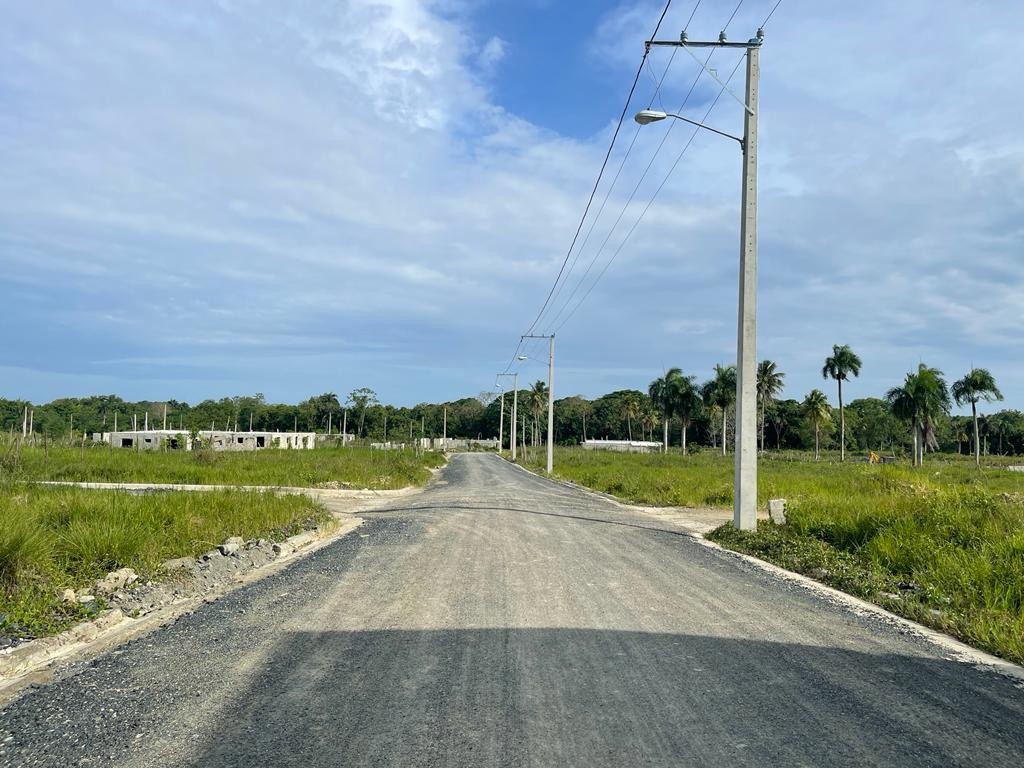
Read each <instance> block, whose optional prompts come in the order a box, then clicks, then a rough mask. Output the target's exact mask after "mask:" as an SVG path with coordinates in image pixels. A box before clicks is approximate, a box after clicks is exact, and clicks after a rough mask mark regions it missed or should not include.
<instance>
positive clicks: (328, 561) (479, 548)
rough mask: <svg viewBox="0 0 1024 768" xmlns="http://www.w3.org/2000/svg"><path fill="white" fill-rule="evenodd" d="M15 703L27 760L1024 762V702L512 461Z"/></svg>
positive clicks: (372, 521)
mask: <svg viewBox="0 0 1024 768" xmlns="http://www.w3.org/2000/svg"><path fill="white" fill-rule="evenodd" d="M363 516H364V517H366V518H368V521H367V523H366V524H365V525H364V526H362V527H361V528H360V529H358V530H357V531H356V532H355V533H354V534H351V535H349V536H348V537H346V538H344V539H340V540H338V541H337V542H335V543H334V544H332V545H330V546H327V547H325V548H323V549H321V550H319V551H317V552H316V553H314V554H312V555H310V556H309V557H308V558H306V559H304V560H301V561H298V562H296V563H295V564H294V565H292V566H290V567H288V568H286V569H284V570H282V571H280V572H278V573H275V574H272V575H270V576H268V577H267V578H265V579H262V580H260V581H258V582H254V583H252V584H249V585H248V586H245V587H243V588H241V589H239V590H237V591H235V592H234V593H232V594H230V595H228V596H226V597H225V598H223V599H221V600H219V601H217V602H215V603H212V604H208V605H204V606H203V607H202V608H201V609H200V610H198V611H196V612H195V613H193V614H191V615H188V616H185V617H183V618H181V619H179V620H178V621H177V622H175V623H174V624H172V625H170V626H168V627H165V628H162V629H159V630H157V631H155V632H153V633H151V634H149V635H147V636H145V637H143V638H141V639H139V640H136V641H134V642H132V643H130V644H129V645H127V646H124V647H122V648H120V649H118V650H116V651H114V652H111V653H108V654H107V655H105V656H102V657H100V658H98V659H96V660H94V661H92V662H89V663H82V664H79V665H77V666H76V667H73V668H72V669H70V670H69V671H68V672H67V673H65V674H64V675H63V676H62V677H61V678H60V679H58V680H57V681H56V682H54V683H51V684H49V685H45V686H42V687H40V688H36V689H34V690H31V691H29V692H28V693H26V694H25V695H23V696H22V697H20V698H19V699H17V700H15V701H14V702H12V703H11V704H10V705H8V706H7V707H6V708H5V709H4V710H3V711H0V749H2V751H3V754H2V756H0V765H10V766H19V768H20V766H33V765H40V766H43V765H45V766H62V767H65V766H78V765H104V766H106V765H118V766H140V767H141V766H147V767H148V766H157V765H158V766H211V767H214V768H217V767H220V766H257V765H259V766H303V767H314V768H315V767H317V766H360V765H373V766H390V765H395V766H421V765H422V766H427V765H445V766H520V765H529V766H566V765H572V766H588V767H589V766H639V765H656V766H684V765H694V766H707V765H728V766H742V765H780V766H801V765H807V766H824V765H829V766H846V765H849V766H870V765H887V766H901V768H907V767H908V766H926V765H934V766H954V765H972V766H974V765H985V766H1013V767H1014V768H1019V767H1020V766H1021V765H1024V727H1022V723H1024V690H1021V689H1020V688H1018V687H1016V686H1015V684H1014V683H1013V681H1011V680H1009V679H1007V678H1004V677H1001V676H998V675H996V674H993V673H990V672H986V671H981V670H978V669H975V668H973V667H971V666H969V665H965V664H963V663H960V662H956V661H951V660H948V659H946V658H944V657H943V654H942V652H941V651H940V650H939V649H938V648H937V647H935V646H933V645H930V644H928V643H926V642H925V641H923V640H918V639H916V638H914V637H913V636H907V635H905V634H900V633H899V631H898V630H897V629H895V628H893V627H892V626H890V625H888V624H887V623H885V622H883V621H881V620H879V619H876V618H870V617H863V616H858V615H855V614H854V613H853V612H851V611H849V610H848V609H845V608H843V607H841V606H838V605H834V604H832V603H830V602H829V601H827V600H825V599H823V598H821V597H818V596H816V595H815V594H813V593H812V592H810V591H808V590H806V589H804V588H802V587H800V586H795V585H791V584H788V583H787V582H784V581H782V580H780V579H778V578H776V577H774V576H772V575H770V574H768V573H766V572H763V571H761V570H760V569H758V568H756V567H754V566H752V565H749V564H746V563H744V562H743V561H741V560H739V559H738V558H735V557H732V556H730V555H727V554H724V553H718V552H715V551H714V550H711V549H708V548H706V547H702V546H700V545H699V544H697V543H695V542H694V541H693V540H692V539H691V538H689V537H687V536H685V535H681V534H680V532H679V531H677V530H672V529H669V528H667V527H665V526H664V524H663V523H660V522H659V521H658V520H656V519H653V518H649V517H646V516H643V515H641V514H639V513H631V512H627V511H623V510H622V509H621V508H619V507H617V506H616V505H614V504H611V503H609V502H605V501H602V500H600V499H598V498H595V497H593V496H591V495H588V494H583V493H579V492H577V491H574V490H571V489H568V488H565V487H562V486H559V485H556V484H553V483H549V482H547V481H545V480H542V479H539V478H536V477H533V476H531V475H528V474H525V473H523V472H521V471H519V470H518V469H516V468H514V467H511V466H509V465H507V464H505V463H504V462H502V461H501V460H500V459H498V458H497V457H494V456H490V455H483V454H467V455H459V456H455V457H453V459H452V461H451V464H450V465H449V467H448V468H447V469H446V470H445V471H444V472H443V473H442V475H441V476H440V477H439V478H438V480H437V481H436V482H435V483H434V484H433V485H432V486H431V487H429V488H428V489H427V490H426V491H425V492H423V493H422V494H419V495H415V496H411V497H407V498H404V499H401V500H398V501H396V502H393V503H392V507H391V508H390V509H387V510H383V511H378V512H375V513H370V514H364V515H363Z"/></svg>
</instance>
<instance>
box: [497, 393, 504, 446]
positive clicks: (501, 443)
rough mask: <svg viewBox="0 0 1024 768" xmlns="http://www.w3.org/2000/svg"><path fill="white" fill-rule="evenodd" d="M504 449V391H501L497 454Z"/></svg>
mask: <svg viewBox="0 0 1024 768" xmlns="http://www.w3.org/2000/svg"><path fill="white" fill-rule="evenodd" d="M504 447H505V390H504V389H503V390H501V406H500V407H499V408H498V453H501V449H502V448H504Z"/></svg>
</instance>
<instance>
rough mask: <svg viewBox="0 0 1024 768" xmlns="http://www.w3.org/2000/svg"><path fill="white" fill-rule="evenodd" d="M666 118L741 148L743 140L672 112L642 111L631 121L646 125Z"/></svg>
mask: <svg viewBox="0 0 1024 768" xmlns="http://www.w3.org/2000/svg"><path fill="white" fill-rule="evenodd" d="M666 117H671V118H674V119H676V120H682V121H683V122H684V123H689V124H690V125H695V126H697V127H698V128H703V129H704V130H706V131H711V132H712V133H717V134H718V135H719V136H725V137H726V138H727V139H732V140H733V141H735V142H738V143H739V145H740V148H743V139H741V138H740V137H739V136H733V135H732V134H731V133H726V132H725V131H720V130H718V129H717V128H712V127H711V126H710V125H704V123H698V122H697V121H696V120H691V119H690V118H688V117H683V116H682V115H676V114H673V113H672V112H657V111H655V110H653V109H642V110H640V111H639V112H637V113H636V115H635V116H634V118H633V119H634V120H636V122H638V123H639V124H640V125H648V124H650V123H655V122H658V121H659V120H664V119H665V118H666Z"/></svg>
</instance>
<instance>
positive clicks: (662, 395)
mask: <svg viewBox="0 0 1024 768" xmlns="http://www.w3.org/2000/svg"><path fill="white" fill-rule="evenodd" d="M682 377H683V372H682V371H681V370H680V369H678V368H669V369H668V370H667V371H665V375H664V376H662V377H660V378H657V379H655V380H654V381H652V382H651V384H650V386H649V387H648V388H647V393H648V394H649V395H650V396H651V403H653V404H654V407H655V408H657V409H658V410H659V411H661V419H662V421H661V424H662V433H661V441H662V451H664V452H665V453H667V452H668V422H669V419H671V418H672V416H673V415H674V414H675V406H676V390H677V389H678V380H679V379H681V378H682Z"/></svg>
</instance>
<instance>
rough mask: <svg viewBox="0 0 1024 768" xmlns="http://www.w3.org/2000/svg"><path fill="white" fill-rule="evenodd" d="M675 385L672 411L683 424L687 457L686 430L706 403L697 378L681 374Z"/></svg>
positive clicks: (684, 449)
mask: <svg viewBox="0 0 1024 768" xmlns="http://www.w3.org/2000/svg"><path fill="white" fill-rule="evenodd" d="M673 383H674V391H673V392H672V400H673V407H672V411H673V413H675V415H676V416H678V417H679V420H680V421H681V422H682V429H681V432H682V435H681V436H682V442H683V455H684V456H685V455H686V430H687V429H689V427H690V424H692V423H693V420H694V419H695V418H696V417H697V415H698V414H699V413H700V410H701V407H702V406H703V405H704V402H703V400H701V396H700V391H699V390H698V389H697V379H696V377H695V376H683V375H682V374H680V376H679V377H678V378H676V379H675V380H674V382H673Z"/></svg>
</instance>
